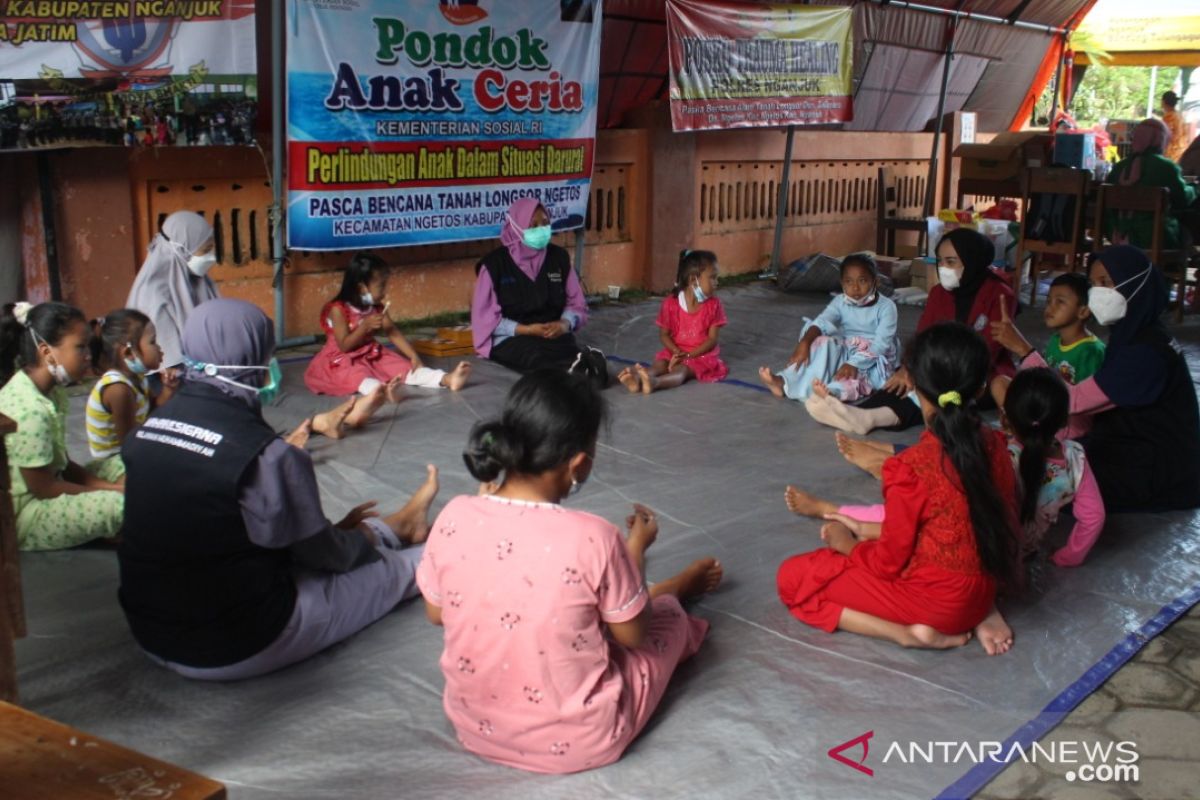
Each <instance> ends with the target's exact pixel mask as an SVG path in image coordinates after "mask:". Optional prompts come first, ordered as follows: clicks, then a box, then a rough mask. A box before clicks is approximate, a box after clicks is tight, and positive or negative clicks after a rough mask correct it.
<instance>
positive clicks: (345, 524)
mask: <svg viewBox="0 0 1200 800" xmlns="http://www.w3.org/2000/svg"><path fill="white" fill-rule="evenodd" d="M374 508H375V501H374V500H368V501H367V502H365V503H362V504H361V505H357V506H355V507H354V508H352V509H350V513H349V514H347V515H346V516H344V517H342V519H341V520H340V521H339V522H337V523H335V524H334V526H333V527H335V528H341V529H342V530H345V531H350V530H354V529H355V528H357V527H358V525H359V523H360V522H362V521H363V520H364V519H367V518H368V517H378V516H379V512H378V511H375V510H374Z"/></svg>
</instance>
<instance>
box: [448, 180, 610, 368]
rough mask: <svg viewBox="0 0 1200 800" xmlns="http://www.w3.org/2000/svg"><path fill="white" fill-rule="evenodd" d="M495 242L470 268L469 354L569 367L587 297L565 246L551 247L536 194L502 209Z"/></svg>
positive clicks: (509, 363) (520, 364)
mask: <svg viewBox="0 0 1200 800" xmlns="http://www.w3.org/2000/svg"><path fill="white" fill-rule="evenodd" d="M500 242H501V243H502V244H503V247H498V248H496V249H495V250H493V251H492V252H490V253H488V254H487V255H486V256H484V257H483V260H481V261H480V262H479V264H477V265H476V267H475V272H476V278H475V295H474V298H473V299H472V301H471V332H472V334H473V335H474V339H475V352H477V353H478V354H479V355H480V356H481V357H483V358H490V359H491V360H492V361H495V362H497V363H500V364H503V365H504V366H506V367H508V368H510V369H514V370H516V371H517V372H530V371H531V370H535V369H543V368H560V369H570V368H571V367H572V365H574V364H575V362H576V360H577V359H579V353H580V348H579V346H578V345H577V344H576V343H575V335H574V332H575V331H577V330H579V328H581V327H583V324H584V323H585V322H587V301H586V300H585V299H584V297H583V290H582V289H581V288H580V286H579V278H578V277H577V276H576V275H575V271H574V270H573V269H571V259H570V257H569V256H568V255H567V251H566V250H564V249H562V248H561V247H559V246H558V245H554V244H550V216H549V215H548V214H547V213H546V209H545V208H543V207H542V204H541V203H539V202H538V201H537V199H536V198H532V197H526V198H522V199H521V200H518V201H516V202H515V203H513V204H512V206H510V207H509V209H508V212H507V213H506V214H505V215H504V222H503V223H501V226H500ZM592 352H593V353H598V352H599V351H592ZM599 366H600V367H603V357H602V356H601V357H600V360H599Z"/></svg>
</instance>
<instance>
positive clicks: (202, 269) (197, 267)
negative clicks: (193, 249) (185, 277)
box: [187, 253, 217, 278]
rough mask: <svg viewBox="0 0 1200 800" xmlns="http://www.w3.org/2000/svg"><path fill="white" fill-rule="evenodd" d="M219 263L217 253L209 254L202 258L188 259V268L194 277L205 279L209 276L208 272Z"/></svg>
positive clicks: (193, 257)
mask: <svg viewBox="0 0 1200 800" xmlns="http://www.w3.org/2000/svg"><path fill="white" fill-rule="evenodd" d="M216 263H217V254H216V253H207V254H205V255H202V256H192V257H191V258H189V259H188V262H187V267H188V269H189V270H190V271H191V273H192V274H193V275H195V276H196V277H198V278H203V277H204V276H205V275H207V274H208V271H209V270H210V269H212V268H213V264H216Z"/></svg>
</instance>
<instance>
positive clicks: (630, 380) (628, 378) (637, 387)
mask: <svg viewBox="0 0 1200 800" xmlns="http://www.w3.org/2000/svg"><path fill="white" fill-rule="evenodd" d="M617 380H619V381H620V382H621V385H622V386H624V387H625V388H626V389H628V390H629V393H630V394H637V393H638V392H640V391H641V390H642V384H641V381H640V380H639V379H638V376H637V374H635V373H634V371H633V367H626V368H625V369H623V370H621V371H620V372H618V373H617Z"/></svg>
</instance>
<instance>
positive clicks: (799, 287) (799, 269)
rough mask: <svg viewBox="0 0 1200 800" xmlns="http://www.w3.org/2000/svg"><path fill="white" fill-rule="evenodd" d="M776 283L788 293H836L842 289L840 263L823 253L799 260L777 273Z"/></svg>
mask: <svg viewBox="0 0 1200 800" xmlns="http://www.w3.org/2000/svg"><path fill="white" fill-rule="evenodd" d="M778 283H779V288H780V289H782V290H783V291H785V292H789V293H796V292H822V293H824V292H833V291H837V290H839V289H841V287H842V270H841V262H840V261H838V260H837V259H836V258H832V257H830V256H827V255H825V254H824V253H817V254H816V255H812V256H809V257H808V258H799V259H796V260H795V261H793V262H792V263H790V264H788V265H787V266H786V267H785V268H784V269H783V270H782V271H781V272H780V273H779V278H778Z"/></svg>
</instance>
